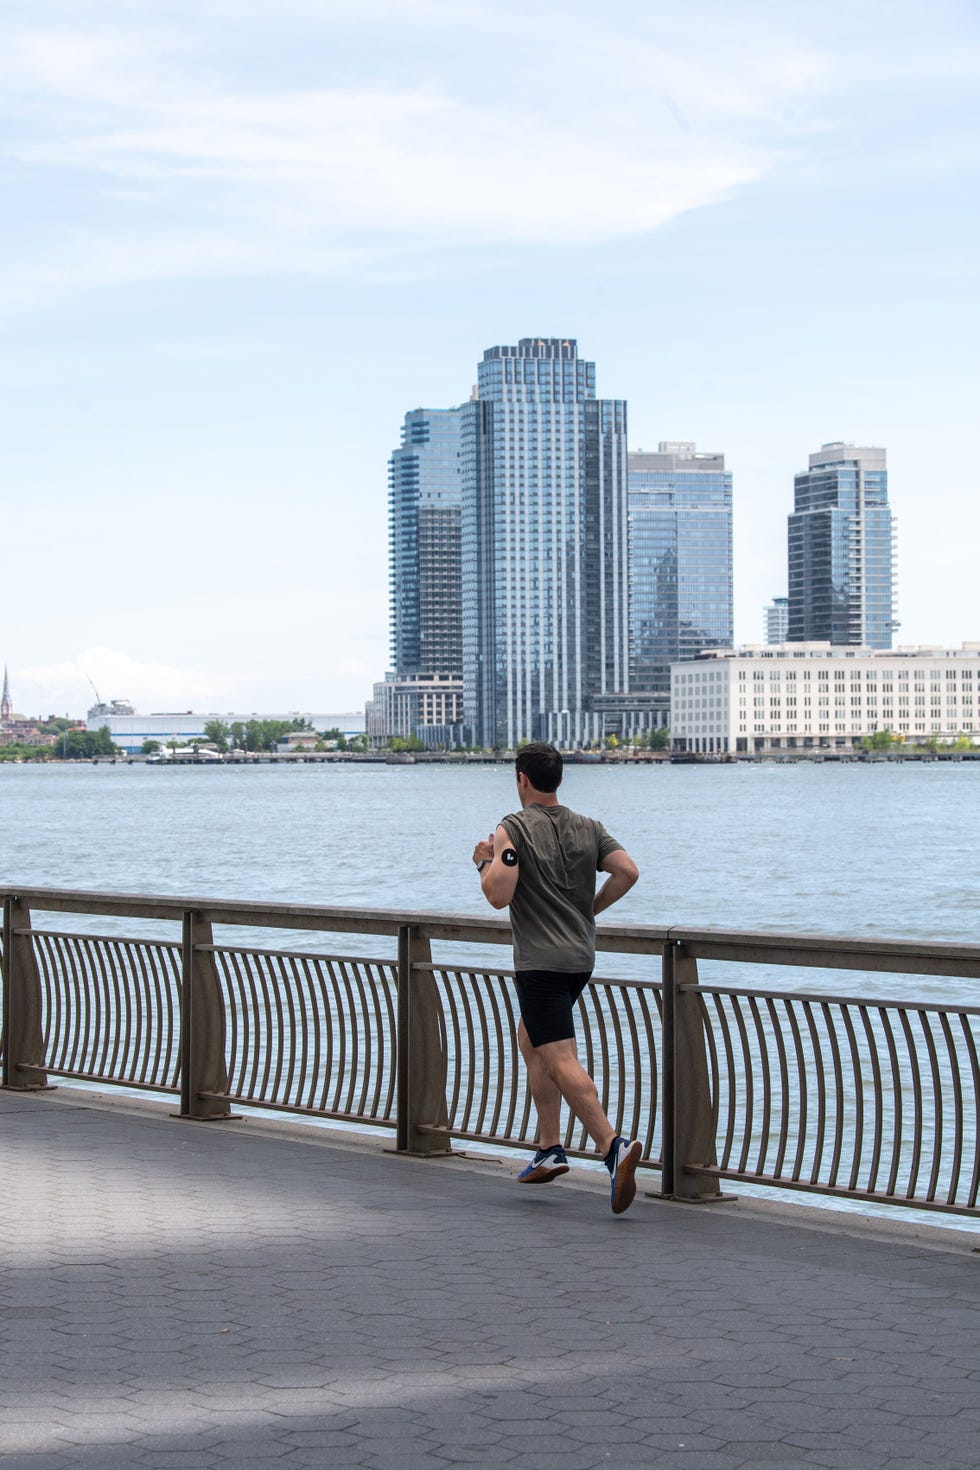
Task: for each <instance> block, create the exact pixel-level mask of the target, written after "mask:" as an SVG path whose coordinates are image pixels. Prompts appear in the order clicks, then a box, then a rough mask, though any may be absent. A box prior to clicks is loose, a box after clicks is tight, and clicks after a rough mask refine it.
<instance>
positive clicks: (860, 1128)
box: [840, 1005, 864, 1190]
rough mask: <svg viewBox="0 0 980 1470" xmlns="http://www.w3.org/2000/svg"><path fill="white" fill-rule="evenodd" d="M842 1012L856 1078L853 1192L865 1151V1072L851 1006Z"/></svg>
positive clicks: (850, 1181) (852, 1166)
mask: <svg viewBox="0 0 980 1470" xmlns="http://www.w3.org/2000/svg"><path fill="white" fill-rule="evenodd" d="M840 1012H841V1017H842V1019H843V1022H844V1030H845V1031H846V1032H847V1045H848V1050H849V1052H850V1056H851V1073H852V1075H853V1078H854V1132H853V1139H854V1146H853V1150H852V1154H851V1173H850V1177H849V1179H848V1184H847V1187H848V1189H849V1190H853V1189H856V1188H857V1177H858V1174H859V1172H860V1169H861V1155H862V1153H863V1151H864V1072H863V1070H862V1067H861V1056H860V1052H859V1051H858V1044H857V1036H856V1034H855V1031H854V1023H853V1021H852V1020H851V1010H850V1006H845V1005H842V1006H841V1008H840Z"/></svg>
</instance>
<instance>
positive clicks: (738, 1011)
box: [730, 995, 755, 1174]
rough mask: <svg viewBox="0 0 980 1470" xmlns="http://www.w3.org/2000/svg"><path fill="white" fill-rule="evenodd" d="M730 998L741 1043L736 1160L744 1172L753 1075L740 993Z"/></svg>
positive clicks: (752, 1110) (749, 1141)
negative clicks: (741, 1097)
mask: <svg viewBox="0 0 980 1470" xmlns="http://www.w3.org/2000/svg"><path fill="white" fill-rule="evenodd" d="M730 999H731V1001H732V1014H733V1015H734V1017H735V1025H736V1027H737V1028H738V1037H739V1041H740V1042H741V1045H742V1076H743V1078H744V1082H745V1103H744V1107H743V1113H742V1152H741V1154H740V1155H739V1160H738V1172H739V1173H740V1174H744V1173H745V1169H746V1165H747V1164H748V1161H749V1149H750V1148H751V1146H752V1125H753V1122H754V1120H755V1075H754V1071H753V1067H752V1057H751V1055H750V1054H749V1035H748V1031H747V1029H746V1025H745V1017H744V1016H743V1014H742V1007H741V1004H740V1002H741V1000H742V997H741V996H740V995H733V996H731V997H730Z"/></svg>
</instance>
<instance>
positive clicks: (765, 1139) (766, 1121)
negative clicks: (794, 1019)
mask: <svg viewBox="0 0 980 1470" xmlns="http://www.w3.org/2000/svg"><path fill="white" fill-rule="evenodd" d="M749 1012H750V1014H751V1016H752V1021H753V1023H754V1025H755V1035H756V1041H757V1043H758V1046H759V1070H760V1071H761V1073H762V1120H761V1123H760V1126H759V1155H758V1160H757V1162H756V1166H755V1173H756V1174H764V1173H765V1161H766V1157H767V1155H768V1153H769V1133H770V1128H771V1124H772V1078H771V1077H770V1074H769V1046H768V1044H767V1042H766V1033H765V1029H764V1027H763V1025H762V1015H761V1013H760V1011H759V1003H758V1001H757V999H756V997H755V996H754V995H750V996H749ZM746 1136H750V1135H749V1134H748V1131H747V1135H746Z"/></svg>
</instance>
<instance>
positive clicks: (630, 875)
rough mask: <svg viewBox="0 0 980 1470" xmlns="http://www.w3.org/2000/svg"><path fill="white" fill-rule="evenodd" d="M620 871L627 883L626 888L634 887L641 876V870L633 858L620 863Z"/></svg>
mask: <svg viewBox="0 0 980 1470" xmlns="http://www.w3.org/2000/svg"><path fill="white" fill-rule="evenodd" d="M620 872H621V873H622V875H623V882H624V883H625V885H626V888H632V887H633V884H634V883H635V882H636V881H637V879H638V878H639V876H640V870H639V868H638V867H637V866H636V863H634V861H633V859H632V858H627V859H626V861H625V862H624V863H622V864H621V865H620Z"/></svg>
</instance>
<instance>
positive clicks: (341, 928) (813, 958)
mask: <svg viewBox="0 0 980 1470" xmlns="http://www.w3.org/2000/svg"><path fill="white" fill-rule="evenodd" d="M6 898H10V899H16V900H18V901H20V902H21V903H23V904H25V905H27V906H28V907H29V908H31V909H36V910H39V911H41V912H46V913H79V914H100V915H110V916H112V917H118V918H134V919H162V920H167V921H172V922H174V923H180V922H181V920H182V918H183V916H184V914H186V913H189V912H191V913H195V914H196V915H198V917H199V919H200V920H201V921H202V922H204V923H210V924H222V925H235V926H238V927H244V928H259V929H313V930H322V931H324V932H328V933H360V934H382V935H390V936H392V937H397V935H398V933H399V930H401V929H402V928H404V926H405V925H410V926H411V927H412V928H418V929H424V930H425V932H426V933H427V934H428V935H429V937H430V938H431V939H435V940H453V941H455V942H456V943H473V944H509V943H510V940H511V930H510V924H509V923H508V922H507V920H506V919H491V918H484V917H481V916H479V915H476V914H446V913H444V912H442V913H432V912H428V911H426V910H419V909H369V908H357V907H349V906H342V907H341V906H334V905H326V904H289V903H255V902H253V901H250V900H246V899H225V898H201V897H187V896H183V895H169V894H166V895H163V894H135V893H107V892H87V891H82V890H78V889H68V888H36V887H18V886H15V885H11V884H7V885H3V886H0V899H6ZM667 944H679V945H683V946H684V948H685V950H686V952H687V953H689V954H690V955H691V956H692V957H693V958H696V959H708V960H712V959H717V960H727V961H730V962H731V961H734V962H736V963H763V964H771V965H805V966H811V967H821V968H826V969H861V968H862V967H863V968H867V969H869V970H877V969H883V970H899V969H905V968H907V969H909V970H910V971H912V972H915V971H921V972H923V973H928V974H938V975H942V974H949V975H955V976H962V977H964V978H973V977H976V978H980V944H968V943H965V942H963V941H959V940H942V939H939V940H928V939H903V938H888V937H882V938H878V939H868V938H866V937H857V936H854V935H837V934H812V933H786V932H784V931H779V930H765V929H764V930H742V929H725V928H720V927H715V928H711V927H704V926H698V927H694V926H691V925H686V924H663V925H661V924H611V923H606V922H602V923H600V924H599V925H598V927H597V930H596V948H597V949H599V950H602V951H610V950H615V951H617V952H618V953H621V954H622V953H638V954H659V953H660V952H661V951H662V950H663V948H664V946H665V945H667ZM862 961H871V962H873V963H869V964H867V965H866V966H862V963H861V962H862ZM875 962H876V963H875ZM889 962H890V963H889ZM947 966H950V968H947Z"/></svg>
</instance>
